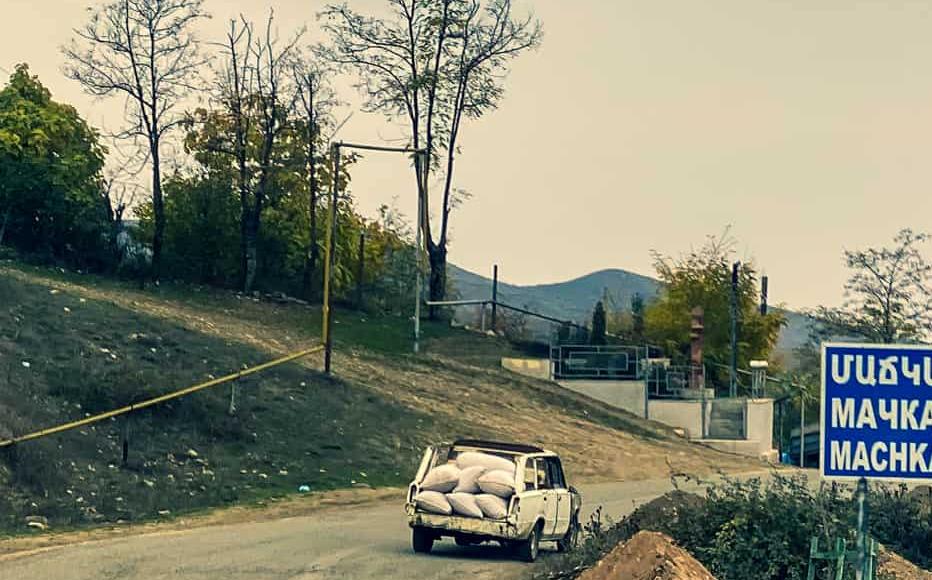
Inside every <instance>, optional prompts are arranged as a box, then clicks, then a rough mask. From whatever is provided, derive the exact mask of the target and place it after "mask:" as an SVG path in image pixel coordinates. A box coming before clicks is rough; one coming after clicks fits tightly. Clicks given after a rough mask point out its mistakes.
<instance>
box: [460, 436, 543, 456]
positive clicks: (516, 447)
mask: <svg viewBox="0 0 932 580" xmlns="http://www.w3.org/2000/svg"><path fill="white" fill-rule="evenodd" d="M453 447H476V448H479V449H489V450H494V451H507V452H509V453H550V452H549V451H547V450H546V449H544V448H542V447H538V446H536V445H524V444H522V443H506V442H503V441H488V440H485V439H457V440H456V441H454V442H453Z"/></svg>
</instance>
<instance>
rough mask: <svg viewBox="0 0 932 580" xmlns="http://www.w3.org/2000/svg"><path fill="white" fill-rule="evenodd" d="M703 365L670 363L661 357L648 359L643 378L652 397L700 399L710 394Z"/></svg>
mask: <svg viewBox="0 0 932 580" xmlns="http://www.w3.org/2000/svg"><path fill="white" fill-rule="evenodd" d="M706 379H707V377H706V369H705V366H704V365H671V364H669V362H668V361H666V360H663V359H648V361H647V372H646V373H645V380H646V381H647V394H648V396H649V397H650V398H652V399H700V398H710V397H711V396H712V395H711V394H710V393H708V392H707V391H705V390H704V389H705V387H706V385H707V384H708V383H707V380H706Z"/></svg>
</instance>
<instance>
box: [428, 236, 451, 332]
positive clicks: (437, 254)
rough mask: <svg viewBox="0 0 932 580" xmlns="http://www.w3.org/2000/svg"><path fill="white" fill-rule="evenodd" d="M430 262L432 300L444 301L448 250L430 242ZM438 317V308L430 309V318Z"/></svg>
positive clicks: (430, 293) (429, 284) (429, 283)
mask: <svg viewBox="0 0 932 580" xmlns="http://www.w3.org/2000/svg"><path fill="white" fill-rule="evenodd" d="M427 255H428V261H429V262H430V280H429V282H428V288H429V296H430V300H443V299H444V297H445V296H446V293H447V249H446V247H443V246H439V245H437V244H433V243H430V242H428V244H427ZM436 316H437V313H436V308H433V307H431V308H430V318H431V320H433V319H435V318H436Z"/></svg>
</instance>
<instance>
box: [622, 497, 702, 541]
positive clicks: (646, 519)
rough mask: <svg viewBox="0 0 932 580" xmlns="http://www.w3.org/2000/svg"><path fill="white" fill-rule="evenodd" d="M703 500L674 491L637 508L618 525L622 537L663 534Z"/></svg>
mask: <svg viewBox="0 0 932 580" xmlns="http://www.w3.org/2000/svg"><path fill="white" fill-rule="evenodd" d="M704 502H705V499H703V498H702V497H700V496H698V495H696V494H694V493H688V492H685V491H680V490H674V491H670V492H667V493H665V494H663V495H662V496H660V497H658V498H656V499H652V500H651V501H649V502H647V503H645V504H643V505H641V506H639V507H638V508H637V509H636V510H634V511H633V512H632V513H631V515H629V516H628V517H627V518H625V519H624V520H623V521H622V522H621V523H620V524H619V525H620V526H621V527H622V530H623V533H622V537H625V538H630V537H631V536H633V535H634V534H636V533H637V532H640V531H645V530H646V531H652V532H664V531H667V530H669V526H670V524H672V523H674V522H676V521H677V519H678V518H679V517H680V516H681V514H682V513H683V511H684V510H687V509H691V508H697V507H700V506H701V505H702V504H703V503H704Z"/></svg>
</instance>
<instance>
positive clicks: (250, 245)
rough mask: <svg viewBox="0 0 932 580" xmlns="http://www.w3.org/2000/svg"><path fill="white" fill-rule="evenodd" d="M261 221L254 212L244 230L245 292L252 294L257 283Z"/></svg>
mask: <svg viewBox="0 0 932 580" xmlns="http://www.w3.org/2000/svg"><path fill="white" fill-rule="evenodd" d="M258 241H259V219H258V216H257V215H254V214H253V213H252V212H251V213H250V215H249V216H248V218H247V220H246V227H245V228H244V229H243V250H244V251H243V260H244V264H243V265H244V268H243V291H244V292H246V293H249V292H252V285H253V283H254V282H255V281H256V267H257V265H258V248H257V246H258Z"/></svg>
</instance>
